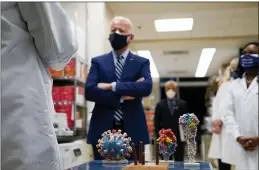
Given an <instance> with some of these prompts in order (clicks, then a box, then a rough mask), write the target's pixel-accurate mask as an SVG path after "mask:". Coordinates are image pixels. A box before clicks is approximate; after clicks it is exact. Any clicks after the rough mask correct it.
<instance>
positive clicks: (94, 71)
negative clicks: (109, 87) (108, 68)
mask: <svg viewBox="0 0 259 170" xmlns="http://www.w3.org/2000/svg"><path fill="white" fill-rule="evenodd" d="M98 83H99V70H98V63H97V62H96V61H95V59H94V58H93V59H92V61H91V68H90V71H89V74H88V76H87V81H86V85H85V99H86V100H88V101H92V102H96V103H97V104H102V105H106V106H108V107H111V108H113V109H117V108H118V107H119V106H120V99H121V96H120V95H118V94H116V93H115V92H113V91H105V90H102V89H100V88H98V87H97V85H98Z"/></svg>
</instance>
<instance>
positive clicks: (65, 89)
mask: <svg viewBox="0 0 259 170" xmlns="http://www.w3.org/2000/svg"><path fill="white" fill-rule="evenodd" d="M60 90H61V93H60V94H61V95H67V94H72V95H74V94H75V87H74V86H63V87H61V89H60Z"/></svg>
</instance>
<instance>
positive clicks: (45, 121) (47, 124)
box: [34, 110, 54, 135]
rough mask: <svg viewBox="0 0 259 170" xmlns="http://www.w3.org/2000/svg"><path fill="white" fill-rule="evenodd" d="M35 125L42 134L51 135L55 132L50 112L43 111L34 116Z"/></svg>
mask: <svg viewBox="0 0 259 170" xmlns="http://www.w3.org/2000/svg"><path fill="white" fill-rule="evenodd" d="M34 119H35V123H36V124H37V126H36V127H35V128H39V129H38V130H37V131H39V132H40V133H41V134H45V135H49V134H51V133H54V131H53V128H52V127H53V122H52V118H51V114H50V113H49V111H48V110H42V111H40V112H37V113H36V114H34Z"/></svg>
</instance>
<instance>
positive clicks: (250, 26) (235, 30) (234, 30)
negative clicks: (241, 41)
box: [225, 18, 258, 36]
mask: <svg viewBox="0 0 259 170" xmlns="http://www.w3.org/2000/svg"><path fill="white" fill-rule="evenodd" d="M225 35H228V36H248V35H258V19H255V18H238V19H233V20H232V22H231V25H230V26H229V27H228V30H227V31H226V32H225Z"/></svg>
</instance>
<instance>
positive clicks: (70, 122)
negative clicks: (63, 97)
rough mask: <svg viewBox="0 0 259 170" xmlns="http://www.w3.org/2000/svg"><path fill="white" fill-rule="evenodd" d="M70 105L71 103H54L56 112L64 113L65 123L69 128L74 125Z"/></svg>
mask: <svg viewBox="0 0 259 170" xmlns="http://www.w3.org/2000/svg"><path fill="white" fill-rule="evenodd" d="M72 108H73V107H72V105H71V104H66V105H65V104H64V105H57V104H55V109H56V112H57V113H65V114H66V115H67V124H68V127H69V128H73V127H74V121H73V120H72V116H73V114H72V111H73V110H72Z"/></svg>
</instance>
